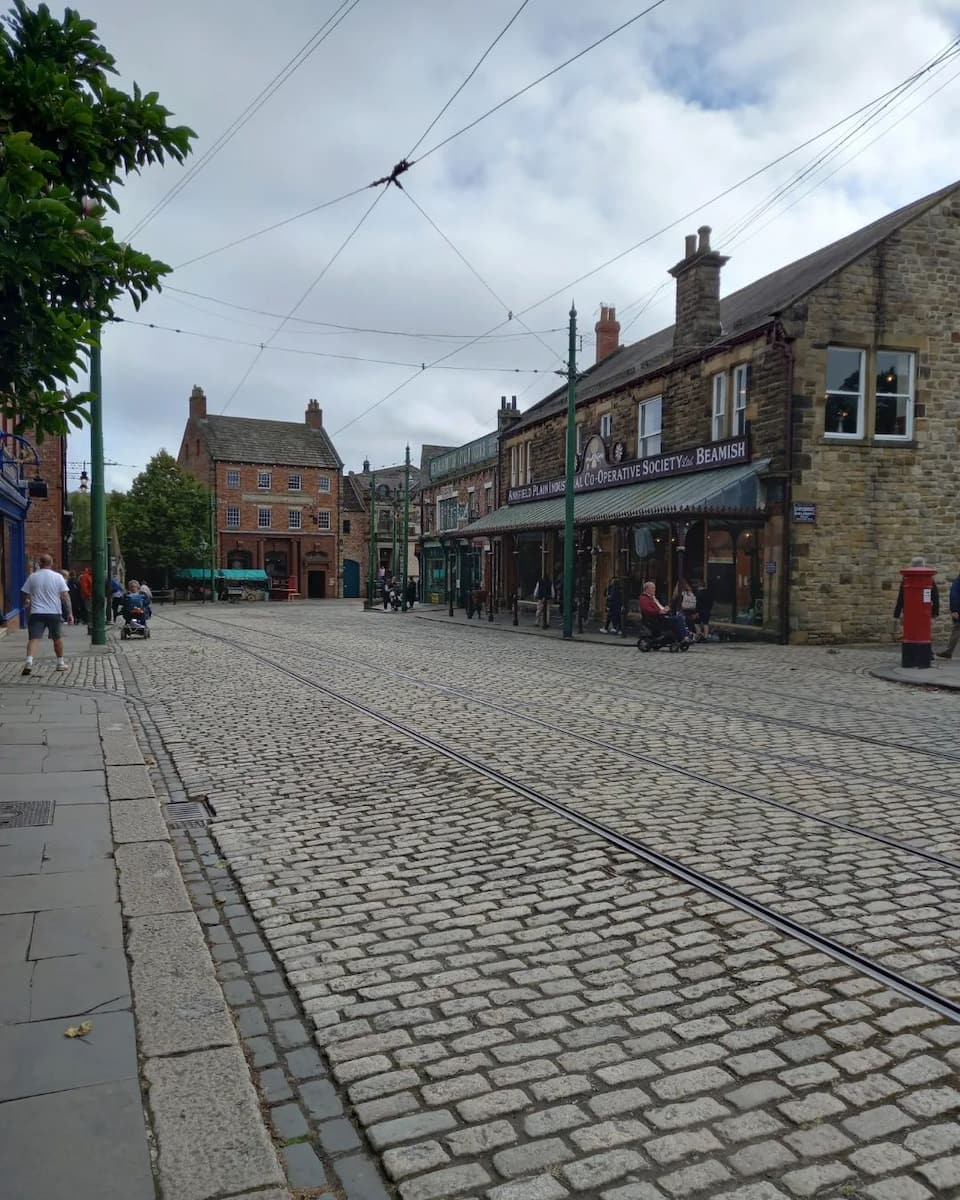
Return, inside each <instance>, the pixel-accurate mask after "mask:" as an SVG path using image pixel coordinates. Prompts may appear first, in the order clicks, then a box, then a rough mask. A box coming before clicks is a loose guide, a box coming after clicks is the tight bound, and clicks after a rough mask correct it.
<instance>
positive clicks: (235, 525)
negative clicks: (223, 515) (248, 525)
mask: <svg viewBox="0 0 960 1200" xmlns="http://www.w3.org/2000/svg"><path fill="white" fill-rule="evenodd" d="M227 528H228V529H239V528H240V509H239V508H236V507H234V506H233V505H231V506H230V507H229V508H228V509H227Z"/></svg>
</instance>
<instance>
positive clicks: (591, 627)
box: [374, 604, 637, 650]
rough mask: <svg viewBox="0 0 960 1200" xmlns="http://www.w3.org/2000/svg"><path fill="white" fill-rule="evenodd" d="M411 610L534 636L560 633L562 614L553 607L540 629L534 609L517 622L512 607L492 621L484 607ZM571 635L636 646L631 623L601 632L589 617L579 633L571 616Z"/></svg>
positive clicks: (559, 635)
mask: <svg viewBox="0 0 960 1200" xmlns="http://www.w3.org/2000/svg"><path fill="white" fill-rule="evenodd" d="M380 611H381V610H380V608H379V606H377V607H376V608H374V612H380ZM411 613H412V615H413V616H415V617H419V618H420V619H421V620H425V621H441V622H445V623H446V624H448V625H484V626H486V627H488V628H490V629H499V630H501V631H504V630H508V631H509V632H511V633H525V634H529V635H531V636H533V637H542V638H562V637H563V614H562V613H561V612H560V610H559V608H556V607H555V608H554V610H553V612H552V613H551V615H550V628H549V629H539V628H538V627H537V626H536V625H534V623H533V621H534V616H533V613H532V612H527V611H526V610H525V609H521V610H520V617H519V624H517V625H514V623H513V611H512V610H511V609H505V610H501V611H500V612H496V613H494V614H493V620H492V621H491V620H489V618H488V615H487V610H486V609H484V610H483V612H482V614H479V615H475V616H474V617H473V618H472V619H471V620H469V621H468V620H467V614H466V612H465V611H464V610H463V609H462V608H457V609H454V613H453V616H452V617H451V616H450V615H449V611H448V609H447V606H446V605H443V604H417V605H415V606H414V608H413V609H412V610H411ZM384 615H385V616H393V615H394V614H393V613H392V612H389V611H387V612H385V614H384ZM573 637H574V640H575V641H578V642H593V643H594V644H598V645H603V646H629V647H630V649H631V650H635V649H636V647H637V634H636V631H635V630H634V629H633V627H632V626H628V627H627V635H626V637H620V635H619V634H615V633H613V634H611V633H601V632H600V627H599V625H598V624H597V623H596V621H589V622H586V623H585V624H584V627H583V633H578V632H577V623H576V620H574V623H573Z"/></svg>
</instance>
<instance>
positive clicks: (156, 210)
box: [124, 0, 360, 241]
mask: <svg viewBox="0 0 960 1200" xmlns="http://www.w3.org/2000/svg"><path fill="white" fill-rule="evenodd" d="M359 3H360V0H342V3H341V4H340V6H339V8H336V9H335V10H334V11H333V12H332V13H331V14H330V16H329V17H327V19H326V20H325V21H324V23H323V24H322V25H321V26H320V28H319V29H318V30H317V31H316V32H315V33H314V34H312V35H311V36H310V37H309V38H308V39H307V41H306V42H305V43H304V44H303V45H302V46H301V47H300V49H299V50H298V51H297V52H296V54H294V56H293V57H292V58H291V59H289V60H288V61H287V62H286V63H285V64H284V66H283V67H281V68H280V70H279V71H278V72H277V74H276V75H274V77H273V78H272V79H271V80H270V82H269V83H267V84H266V85H265V86H264V87H263V88H262V89H261V91H260V92H259V93H258V94H257V95H256V96H255V97H254V98H253V99H252V100H251V101H250V103H249V104H248V105H247V107H246V108H245V109H244V110H243V112H242V113H241V114H240V116H239V117H236V118H235V119H234V120H233V121H232V122H231V124H230V125H228V126H227V128H226V129H225V130H224V131H223V133H221V134H220V135H219V137H217V138H216V140H215V141H214V142H213V144H212V145H211V146H210V147H209V148H208V149H207V150H206V151H205V152H204V153H203V154H202V155H201V156H200V158H198V159H197V160H196V161H195V162H194V163H192V164H191V166H190V167H189V168H188V170H187V172H186V174H185V175H183V176H182V177H181V178H180V179H178V180H177V182H176V183H175V184H173V186H172V187H170V188H169V189H168V190H167V191H166V192H165V193H164V194H163V196H161V197H160V199H159V200H158V201H157V202H156V203H155V204H154V205H153V207H152V208H151V209H150V210H149V211H148V212H147V213H145V214H144V215H143V216H142V217H141V218H140V220H139V221H138V222H137V223H136V225H134V227H133V228H132V229H131V230H130V232H129V233H128V234H127V235H126V237H125V238H124V240H125V241H130V240H131V239H132V238H134V237H136V236H137V234H139V233H141V232H142V231H143V230H144V229H145V228H146V227H147V225H149V224H150V222H151V221H153V220H154V218H156V217H158V216H159V215H160V213H161V212H162V211H163V210H164V209H165V208H166V207H167V205H169V204H171V203H172V202H173V201H174V200H175V199H176V198H177V196H179V195H180V193H181V192H182V191H183V190H184V189H185V188H186V187H188V186H189V185H190V184H191V183H192V182H193V180H194V179H196V177H197V176H198V175H199V174H200V172H201V171H203V170H204V168H205V167H207V166H209V165H210V163H211V162H212V161H213V159H214V158H216V156H217V155H218V154H219V153H220V151H221V150H223V149H224V147H225V146H226V145H228V143H229V142H231V141H232V140H233V138H234V137H235V136H236V135H237V134H238V133H239V132H240V130H241V129H242V128H243V127H244V125H246V124H247V122H248V121H250V120H251V118H252V117H254V116H255V115H256V114H257V113H258V112H259V111H260V109H261V108H263V106H264V105H265V104H266V103H267V101H268V100H270V99H271V98H272V97H273V96H274V95H275V94H276V93H277V92H278V91H279V90H280V88H282V87H283V85H284V84H285V83H286V82H287V80H289V79H290V78H291V77H292V76H293V75H294V74H295V73H296V72H297V71H298V70H299V69H300V67H302V66H303V64H304V63H305V62H306V61H307V60H308V59H309V58H310V57H311V55H312V54H314V53H315V51H317V50H318V49H319V48H320V46H322V45H323V43H324V42H325V41H326V40H327V38H328V37H329V36H330V34H331V33H333V31H334V30H335V29H336V28H337V26H338V25H339V24H340V23H341V22H342V21H343V20H345V18H346V17H348V16H349V15H350V13H351V12H353V10H354V9H355V8H356V7H357V5H358V4H359ZM344 9H346V11H345V12H344Z"/></svg>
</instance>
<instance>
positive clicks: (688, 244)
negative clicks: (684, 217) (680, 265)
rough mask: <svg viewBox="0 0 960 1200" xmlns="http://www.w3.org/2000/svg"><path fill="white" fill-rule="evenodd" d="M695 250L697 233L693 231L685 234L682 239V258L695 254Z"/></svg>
mask: <svg viewBox="0 0 960 1200" xmlns="http://www.w3.org/2000/svg"><path fill="white" fill-rule="evenodd" d="M696 252H697V235H696V234H695V233H688V234H687V236H686V237H685V238H684V240H683V257H684V258H693V256H694V255H695V254H696Z"/></svg>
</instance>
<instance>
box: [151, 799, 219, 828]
mask: <svg viewBox="0 0 960 1200" xmlns="http://www.w3.org/2000/svg"><path fill="white" fill-rule="evenodd" d="M163 815H164V817H165V818H166V822H167V824H168V825H169V827H170V828H171V829H202V828H203V827H204V825H206V824H207V822H208V821H210V820H211V818H212V817H213V813H212V812H211V811H210V808H209V807H208V806H207V805H206V804H205V803H204V802H203V801H202V800H180V801H177V802H176V803H174V804H165V805H164V806H163Z"/></svg>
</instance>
